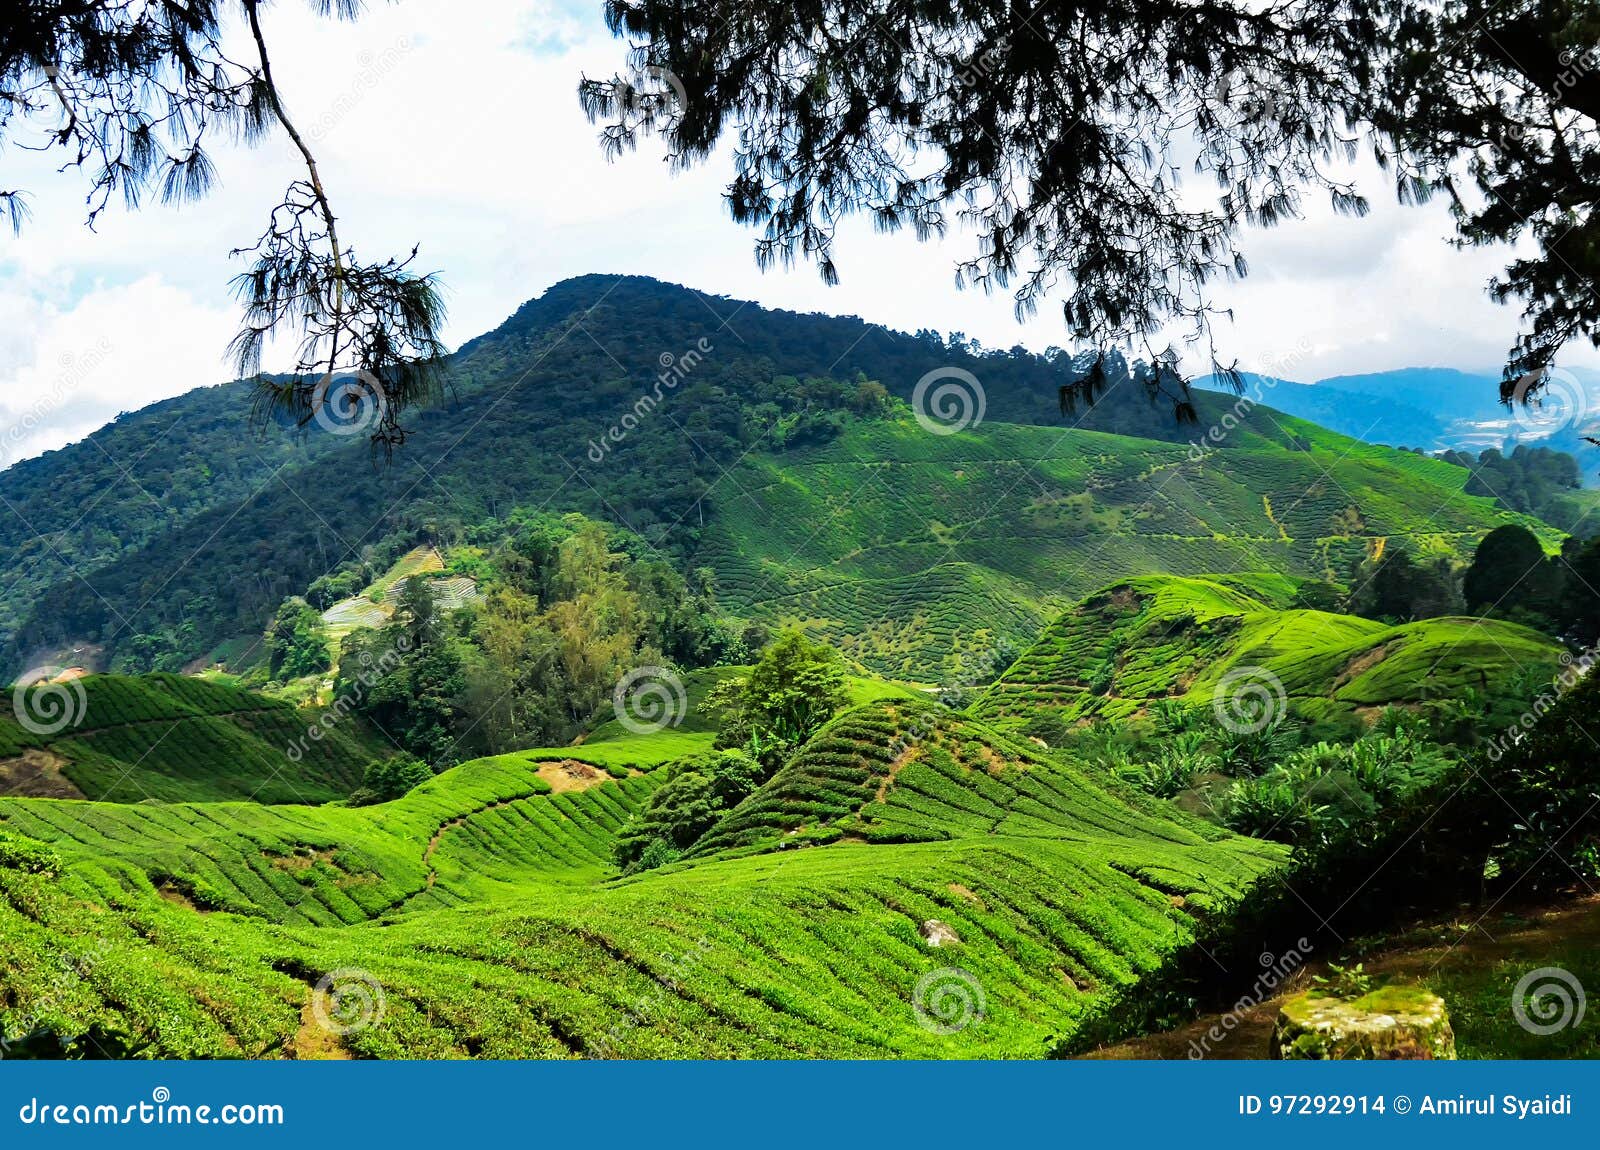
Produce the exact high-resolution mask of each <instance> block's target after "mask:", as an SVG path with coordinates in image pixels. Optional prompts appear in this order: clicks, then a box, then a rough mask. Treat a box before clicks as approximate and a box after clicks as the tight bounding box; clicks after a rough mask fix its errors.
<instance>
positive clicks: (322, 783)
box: [0, 674, 393, 803]
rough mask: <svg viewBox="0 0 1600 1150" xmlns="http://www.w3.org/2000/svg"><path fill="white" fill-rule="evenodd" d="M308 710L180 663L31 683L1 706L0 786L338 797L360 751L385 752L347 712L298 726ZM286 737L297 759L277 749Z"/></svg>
mask: <svg viewBox="0 0 1600 1150" xmlns="http://www.w3.org/2000/svg"><path fill="white" fill-rule="evenodd" d="M21 715H28V716H29V717H30V719H31V720H32V726H33V729H29V727H27V726H24V725H23V724H22V723H21V722H20V721H19V718H20V716H21ZM313 718H314V716H312V715H307V714H302V713H301V712H300V711H298V710H297V709H296V708H295V707H293V706H292V705H290V704H288V703H286V702H283V701H281V700H277V699H271V698H268V697H266V696H264V695H259V694H256V693H254V692H250V691H245V690H242V689H240V688H237V687H232V686H229V685H227V684H226V683H222V682H217V681H213V680H209V679H199V678H191V677H187V676H183V675H159V674H158V675H143V676H137V677H134V676H124V675H90V676H88V677H86V678H82V679H76V680H72V681H70V682H66V683H57V684H51V685H46V686H38V687H33V688H30V689H28V690H27V691H26V692H25V693H24V694H22V695H21V696H19V698H18V701H17V703H16V706H15V707H8V708H5V709H4V710H0V793H5V794H35V795H52V796H55V797H61V798H91V799H98V800H102V801H105V802H126V803H136V802H140V801H142V800H145V799H154V800H159V801H176V800H183V799H190V800H213V799H214V800H225V799H243V800H251V801H254V802H258V803H321V802H328V801H331V800H333V799H342V798H344V797H345V796H346V795H348V794H349V793H350V791H351V790H352V789H354V787H355V786H356V785H357V784H358V783H359V782H360V781H361V773H362V770H363V769H364V768H365V766H366V765H367V763H368V762H370V761H371V760H373V759H374V758H379V757H381V756H383V755H385V754H390V753H393V748H392V747H390V746H389V745H388V744H387V743H385V742H384V741H383V740H381V739H379V738H377V737H376V736H374V735H372V734H370V733H363V732H361V731H360V730H358V729H357V728H356V727H355V725H354V724H348V723H347V724H343V725H339V726H330V727H328V728H327V729H325V730H322V731H320V732H319V737H318V738H316V739H310V738H307V728H308V725H309V724H310V723H311V722H312V720H313ZM52 728H55V729H54V731H52ZM291 747H298V748H299V759H298V761H296V760H293V759H291V758H290V757H288V755H287V754H286V752H287V751H288V750H289V749H290V748H291Z"/></svg>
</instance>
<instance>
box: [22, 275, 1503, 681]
mask: <svg viewBox="0 0 1600 1150" xmlns="http://www.w3.org/2000/svg"><path fill="white" fill-rule="evenodd" d="M948 368H960V369H961V370H963V371H968V372H970V373H971V374H972V376H973V377H974V378H976V379H977V381H978V383H979V384H980V385H981V388H982V391H983V404H984V410H983V421H982V422H981V423H978V424H976V425H975V427H974V429H973V430H970V431H961V432H958V433H955V434H946V435H937V434H932V433H929V432H927V431H925V430H924V429H923V428H922V427H921V426H920V425H919V424H917V423H916V422H913V421H912V420H911V418H910V416H909V414H908V413H907V411H906V408H905V407H904V406H903V405H902V404H900V403H897V402H895V401H907V400H909V399H910V398H911V397H912V396H913V394H914V392H915V390H916V387H917V384H918V381H919V380H920V379H922V378H923V376H924V375H925V374H926V373H928V372H930V371H933V370H935V369H948ZM1073 378H1075V375H1074V371H1073V367H1072V363H1071V360H1070V357H1068V356H1066V355H1064V354H1058V355H1053V356H1050V357H1039V356H1033V355H1029V354H1027V353H1024V352H1021V351H1015V352H1006V353H982V354H975V353H974V350H973V349H972V348H970V347H968V346H965V345H957V344H952V343H947V342H945V341H942V340H940V339H938V338H937V337H935V336H933V335H931V334H923V335H919V336H907V335H901V334H897V333H893V332H889V331H886V330H884V329H881V328H876V327H872V326H869V325H866V324H863V323H861V322H860V321H859V320H853V319H838V318H831V317H824V316H801V315H795V314H791V313H784V312H771V311H765V310H763V309H761V308H758V307H756V306H755V305H750V304H740V303H737V302H735V301H730V300H724V299H720V298H717V297H708V296H704V295H701V294H700V293H697V292H693V291H690V290H688V289H685V288H679V287H673V286H669V285H664V284H660V283H657V282H655V281H652V280H646V279H638V278H632V277H603V276H589V277H583V278H581V279H577V280H571V281H567V282H565V283H562V284H558V285H556V286H555V287H553V288H551V289H550V290H549V291H548V292H546V293H545V294H544V295H543V296H541V297H540V298H539V299H538V300H535V301H532V302H530V303H529V304H527V305H525V306H524V307H523V308H521V309H520V310H519V311H518V312H517V313H516V315H514V316H513V317H511V319H509V320H508V321H507V322H506V323H505V324H504V325H502V326H501V327H500V328H499V329H497V330H496V331H494V332H492V333H490V334H488V335H486V336H484V337H482V338H480V339H477V340H474V341H473V342H472V343H470V344H468V345H467V346H466V347H464V348H463V349H462V350H461V352H460V353H459V354H458V355H457V356H456V357H455V358H454V361H453V367H452V380H453V396H452V398H450V399H449V400H447V401H446V402H444V403H443V404H442V405H440V406H438V407H436V408H434V409H431V410H426V411H422V412H418V413H416V414H415V415H414V416H412V417H410V419H409V423H410V430H411V436H410V438H409V439H408V441H407V443H406V444H405V445H404V447H403V448H402V449H400V450H399V451H397V452H396V454H395V456H394V458H393V460H392V462H391V463H390V464H389V465H387V466H383V465H381V460H378V461H375V460H374V459H373V457H372V454H371V452H370V450H369V447H368V444H367V443H366V442H365V440H364V439H363V438H362V437H360V436H355V437H351V438H347V439H340V438H337V437H333V436H330V435H329V434H328V433H326V432H325V431H322V430H320V429H318V428H317V427H316V426H315V425H313V426H312V428H311V430H310V439H309V440H308V442H307V443H305V444H303V445H299V446H296V445H292V444H290V443H288V442H287V441H285V440H284V439H282V438H281V434H280V435H279V436H278V437H277V438H272V437H269V438H268V439H267V440H266V442H265V445H263V444H262V443H259V442H257V441H255V440H252V439H250V438H249V437H247V436H244V435H243V434H242V433H241V429H242V427H243V423H242V420H243V419H244V412H245V400H244V395H243V391H242V389H241V388H239V387H229V388H224V389H213V390H204V391H200V392H195V393H191V394H190V395H187V396H183V397H180V398H179V399H177V400H172V401H169V403H167V404H164V405H157V407H156V408H152V409H150V411H149V412H146V413H140V414H139V415H136V416H133V417H129V418H128V419H126V420H123V421H119V423H118V424H117V425H115V426H114V427H113V428H112V429H109V430H108V432H106V433H105V434H104V435H97V437H96V439H97V442H96V443H95V444H80V445H77V446H75V447H73V448H69V449H67V450H65V451H62V452H56V453H53V454H52V455H50V456H48V457H46V458H44V459H41V460H38V461H34V462H33V463H31V464H28V465H24V466H23V467H21V468H14V469H12V470H10V471H7V472H5V473H3V474H0V494H4V495H5V497H6V498H7V500H8V501H11V502H16V499H17V498H21V497H22V488H23V486H26V488H27V490H28V491H29V492H33V493H34V495H32V496H30V498H31V499H32V502H29V503H28V504H27V506H26V507H23V506H22V505H21V504H19V505H18V508H19V510H21V511H22V512H23V514H22V515H20V516H14V517H12V524H11V529H12V535H10V536H6V537H4V538H5V539H9V543H4V540H0V543H4V545H5V546H8V547H9V548H10V550H9V551H8V552H6V553H4V554H0V560H4V561H5V564H6V565H5V568H4V570H5V572H6V576H5V578H4V579H3V580H0V648H3V652H4V654H3V660H4V662H5V664H6V666H7V669H8V670H10V671H13V672H14V671H17V670H20V669H21V668H22V666H23V665H24V664H27V663H32V662H36V661H38V659H39V658H40V656H41V653H54V652H59V651H61V650H62V649H63V648H65V647H68V646H78V647H81V648H84V649H85V650H88V651H90V652H92V653H93V654H94V655H95V657H96V659H97V660H98V664H97V665H98V666H100V667H101V668H107V667H109V668H114V669H127V670H146V669H152V668H154V669H165V670H176V669H179V668H181V667H183V666H185V665H187V664H188V663H189V662H190V661H192V660H194V659H195V658H198V657H200V656H203V655H205V654H206V653H207V652H210V651H212V650H213V649H215V648H216V647H217V645H218V644H219V643H222V642H223V641H225V640H229V639H234V638H237V637H240V636H253V635H258V634H259V633H260V632H261V630H262V628H263V626H264V625H265V623H266V621H267V620H268V619H269V618H270V617H271V615H272V612H273V610H274V609H275V607H276V606H277V604H278V603H279V602H280V601H281V600H282V598H283V597H284V596H286V595H293V594H300V593H303V592H304V591H305V589H306V587H307V586H308V585H309V584H310V583H311V582H312V581H313V580H314V579H316V578H317V577H318V576H320V575H323V574H326V573H328V572H330V571H333V570H334V569H335V568H337V567H338V566H339V565H340V564H341V563H344V562H348V561H351V560H353V559H356V558H365V559H367V560H369V561H370V562H372V563H375V564H376V565H377V566H378V567H379V568H381V567H382V566H385V565H386V564H387V563H388V562H390V561H392V560H393V559H394V558H396V557H397V556H398V555H399V554H401V553H403V552H405V551H406V550H408V549H410V548H411V547H412V546H414V545H416V544H417V543H419V542H424V541H446V542H448V541H450V540H452V539H455V538H458V537H459V536H461V535H462V534H463V533H464V532H467V531H469V530H470V529H472V528H474V527H476V526H478V525H482V524H485V523H487V522H490V521H492V520H494V519H496V518H501V517H504V516H506V515H508V514H509V513H510V512H511V511H512V510H513V509H515V508H518V507H521V508H540V507H542V508H545V509H547V510H551V511H566V510H579V511H583V512H585V513H587V514H590V515H592V516H594V517H597V518H603V519H609V520H611V521H613V522H616V523H619V524H621V525H624V526H625V527H627V528H629V529H631V530H632V531H633V532H635V533H636V534H637V536H638V537H639V539H641V540H643V541H644V542H645V544H646V545H647V546H648V548H649V549H653V550H654V551H655V552H657V553H659V555H661V556H663V557H666V558H668V559H670V560H671V561H673V562H675V563H679V564H699V565H709V566H712V567H713V568H715V569H716V571H717V575H718V578H719V581H720V582H721V583H722V585H723V587H724V590H725V598H726V599H727V600H728V602H729V603H730V604H731V605H732V606H733V607H734V608H735V609H736V610H738V611H741V612H744V613H746V614H749V615H751V616H758V617H763V618H770V619H784V618H793V619H798V620H801V621H804V622H808V623H814V624H815V625H816V626H817V627H818V628H819V629H820V630H821V631H823V632H824V633H826V634H828V635H830V636H832V637H834V638H836V639H839V638H842V637H843V635H844V634H845V633H846V631H847V630H854V629H855V625H856V624H857V623H859V622H860V621H861V620H863V619H868V618H870V619H872V620H873V621H874V622H873V624H872V626H871V627H868V628H865V630H867V631H868V632H869V635H868V637H867V638H865V639H862V640H860V641H859V642H858V643H857V644H856V646H857V649H856V650H854V651H853V652H852V653H853V654H855V655H857V656H858V657H859V658H860V659H861V660H862V662H863V663H865V664H867V665H868V666H871V667H874V668H876V669H880V670H887V671H892V672H894V673H896V674H901V675H911V674H917V675H927V676H932V675H936V674H944V673H948V672H950V671H951V670H952V669H959V668H960V667H961V666H962V664H963V660H964V658H965V656H964V655H963V654H962V651H963V649H965V650H966V651H967V653H968V654H970V653H971V648H972V647H974V646H987V647H997V648H1000V649H1002V651H1003V649H1004V648H1005V645H1006V644H1008V643H1010V644H1016V643H1021V642H1026V641H1027V640H1029V639H1031V638H1032V637H1033V635H1034V634H1036V633H1037V630H1038V628H1039V627H1040V626H1042V624H1043V622H1044V621H1045V620H1046V619H1047V618H1048V617H1050V616H1051V615H1053V613H1054V612H1055V611H1056V610H1058V609H1060V608H1062V607H1064V606H1066V605H1067V604H1068V603H1070V602H1071V601H1072V600H1073V599H1075V598H1076V597H1077V596H1079V595H1081V594H1083V593H1084V592H1086V591H1087V590H1089V589H1091V588H1092V587H1094V586H1096V585H1098V584H1100V583H1103V582H1105V581H1106V579H1108V578H1111V577H1114V576H1116V575H1120V574H1122V573H1123V572H1124V571H1125V570H1127V567H1126V564H1127V563H1130V562H1132V563H1138V564H1141V565H1144V566H1145V567H1146V568H1149V565H1150V564H1159V565H1161V567H1162V568H1163V569H1175V570H1180V571H1185V572H1198V571H1218V570H1229V569H1235V568H1238V567H1250V568H1254V569H1260V568H1270V569H1281V570H1290V571H1296V572H1300V573H1306V574H1311V573H1318V572H1321V571H1323V570H1324V569H1326V568H1327V567H1328V566H1329V565H1330V564H1336V563H1337V562H1339V561H1340V560H1341V558H1342V557H1343V556H1345V555H1348V554H1350V553H1353V552H1356V551H1359V550H1360V549H1361V548H1363V547H1365V546H1367V545H1368V544H1369V541H1371V540H1373V539H1376V538H1378V537H1383V536H1407V537H1412V538H1414V539H1415V540H1416V541H1417V542H1418V544H1419V545H1420V546H1424V547H1440V548H1449V549H1459V548H1460V547H1461V546H1464V545H1467V544H1469V543H1471V542H1472V541H1474V540H1475V539H1476V538H1478V537H1480V536H1481V535H1482V534H1483V533H1484V532H1485V531H1487V530H1488V529H1489V528H1490V527H1492V526H1494V525H1496V524H1497V523H1500V522H1503V521H1505V520H1506V516H1504V515H1503V514H1501V513H1500V512H1499V511H1498V510H1497V509H1496V508H1495V507H1494V504H1493V501H1492V500H1490V499H1488V498H1472V497H1466V496H1464V495H1463V494H1462V493H1461V486H1462V483H1463V482H1464V478H1465V472H1464V471H1462V470H1461V469H1459V468H1452V467H1448V466H1445V465H1442V464H1438V463H1435V462H1432V461H1428V460H1421V459H1418V458H1416V457H1414V456H1407V455H1401V454H1397V453H1395V452H1391V451H1387V450H1385V449H1381V448H1372V447H1365V446H1360V445H1356V444H1353V443H1351V442H1350V441H1347V440H1344V439H1342V438H1340V437H1337V436H1332V435H1331V434H1328V433H1324V432H1320V431H1319V430H1317V429H1316V428H1314V427H1312V426H1311V425H1308V424H1301V423H1297V422H1295V421H1292V420H1289V419H1287V418H1286V417H1284V416H1281V415H1279V414H1277V413H1274V412H1272V411H1270V410H1269V409H1267V408H1264V407H1257V408H1255V409H1254V410H1251V411H1249V412H1248V414H1246V415H1245V416H1244V417H1243V423H1242V425H1241V426H1237V427H1232V428H1231V430H1229V431H1228V432H1227V434H1225V435H1222V436H1220V438H1219V439H1217V440H1215V441H1212V442H1211V443H1210V444H1209V446H1212V447H1214V448H1215V450H1212V451H1209V452H1203V451H1201V450H1200V449H1199V448H1198V447H1195V446H1192V445H1191V444H1190V440H1192V439H1194V438H1195V437H1197V436H1199V435H1202V434H1204V432H1205V431H1206V429H1208V428H1210V427H1215V426H1227V425H1231V422H1232V420H1233V417H1232V415H1231V414H1229V407H1230V404H1229V403H1228V401H1227V399H1226V397H1224V396H1220V395H1211V394H1202V395H1201V396H1199V402H1198V408H1199V413H1198V414H1199V421H1200V422H1199V424H1198V425H1197V426H1191V425H1179V424H1177V423H1175V422H1174V421H1173V416H1172V410H1171V406H1170V404H1168V405H1156V406H1153V405H1151V404H1149V403H1147V402H1145V400H1144V397H1143V394H1142V388H1140V387H1139V386H1138V385H1137V384H1132V383H1130V384H1128V385H1126V387H1125V389H1124V391H1125V393H1124V394H1115V393H1114V394H1112V395H1109V396H1107V397H1105V398H1103V399H1102V400H1101V401H1100V402H1099V403H1098V404H1096V405H1095V406H1094V407H1092V408H1091V409H1089V410H1088V411H1079V412H1077V413H1076V414H1074V415H1072V416H1069V417H1064V416H1063V415H1062V414H1061V412H1060V410H1059V406H1058V401H1057V391H1058V388H1059V387H1060V385H1061V384H1062V383H1063V382H1066V381H1068V380H1070V379H1073ZM864 380H871V381H877V382H879V383H881V385H882V388H883V389H884V390H883V391H881V392H880V391H876V390H875V389H873V388H871V387H870V386H867V387H863V381H864ZM641 397H644V399H646V400H649V402H647V403H642V401H641ZM1224 416H1227V421H1226V423H1225V422H1224ZM124 423H126V424H128V427H127V429H125V430H124V428H123V424H124ZM136 429H138V432H139V434H138V436H135V435H134V431H135V430H136ZM941 430H948V428H941ZM123 438H126V439H127V440H128V443H127V445H126V446H124V445H123V444H122V439H123ZM102 445H104V446H105V447H106V448H107V450H102ZM180 448H181V450H179V449H180ZM141 453H142V455H141ZM135 464H137V466H135ZM124 472H127V473H128V475H129V476H131V477H132V479H133V480H137V482H130V481H129V480H128V479H126V478H124V475H123V473H124ZM206 473H209V474H210V475H212V476H217V475H222V476H225V477H226V482H217V483H213V484H212V486H210V487H208V486H207V484H206V482H204V481H203V480H204V477H205V474H206ZM146 480H148V482H146ZM73 484H81V485H83V488H84V491H85V497H84V498H81V499H77V500H73V501H67V502H61V501H56V502H51V501H49V500H47V499H45V498H44V497H43V496H42V495H39V494H38V493H39V492H46V491H49V490H51V489H58V490H76V489H77V488H75V487H73V486H72V485H73ZM89 491H93V492H94V493H95V494H93V495H88V494H87V492H89ZM14 496H15V497H16V498H13V497H14ZM146 508H148V511H146V510H145V509H146ZM157 508H159V509H160V510H159V513H158V511H157ZM85 511H87V512H88V514H84V512H85ZM24 519H25V520H26V523H27V530H25V531H24V530H22V528H21V527H19V526H18V524H19V523H20V522H21V521H22V520H24ZM80 519H81V521H80ZM18 532H21V533H20V534H18ZM102 534H103V535H105V537H106V539H114V540H115V541H116V542H115V543H114V544H113V543H110V542H106V540H104V539H101V535H102ZM1158 541H1159V547H1157V546H1156V543H1157V542H1158ZM1141 569H1144V568H1141ZM1149 569H1155V568H1149ZM958 603H959V604H963V605H965V607H981V608H982V610H983V611H984V613H985V615H986V616H992V619H993V623H992V625H991V626H990V627H989V630H991V631H992V632H993V634H992V635H988V636H979V637H976V638H974V639H971V640H966V639H963V640H959V641H958V640H956V639H955V638H953V637H952V635H951V628H950V623H949V619H950V618H951V616H952V611H953V606H954V605H955V604H958ZM912 605H915V610H913V609H912ZM965 607H964V608H963V609H965ZM913 618H916V619H918V620H920V621H922V622H924V623H927V624H928V625H929V633H928V637H927V638H925V639H917V640H910V639H907V638H906V637H905V636H904V634H903V632H904V630H905V628H906V626H907V624H908V622H909V621H910V620H912V619H913ZM846 624H848V625H849V626H846Z"/></svg>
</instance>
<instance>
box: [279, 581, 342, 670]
mask: <svg viewBox="0 0 1600 1150" xmlns="http://www.w3.org/2000/svg"><path fill="white" fill-rule="evenodd" d="M267 665H268V670H269V671H270V672H271V673H272V674H273V675H275V676H277V677H278V678H283V679H298V678H300V677H301V676H303V675H315V674H317V673H319V672H321V671H326V670H327V669H328V668H329V667H331V666H333V660H332V658H331V656H330V655H329V654H328V641H327V637H326V634H325V632H324V629H323V626H322V618H321V616H319V615H318V614H317V612H316V611H315V610H313V609H312V607H311V605H310V604H308V603H307V602H306V601H305V600H304V599H294V598H291V599H285V600H284V601H283V605H282V606H280V607H279V608H278V613H277V614H276V615H275V616H273V619H272V624H271V626H269V627H268V628H267Z"/></svg>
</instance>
